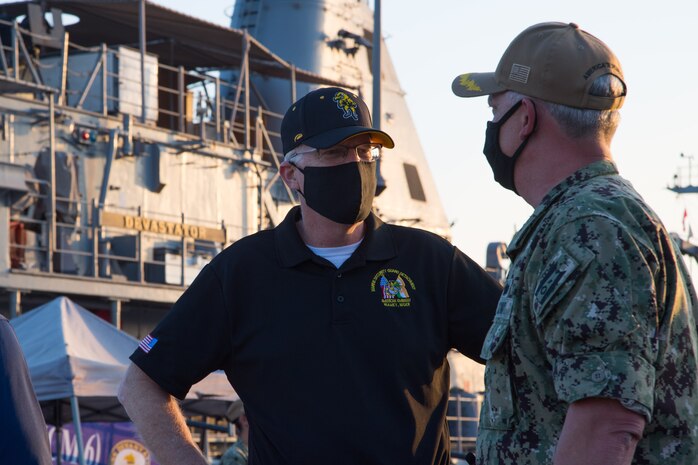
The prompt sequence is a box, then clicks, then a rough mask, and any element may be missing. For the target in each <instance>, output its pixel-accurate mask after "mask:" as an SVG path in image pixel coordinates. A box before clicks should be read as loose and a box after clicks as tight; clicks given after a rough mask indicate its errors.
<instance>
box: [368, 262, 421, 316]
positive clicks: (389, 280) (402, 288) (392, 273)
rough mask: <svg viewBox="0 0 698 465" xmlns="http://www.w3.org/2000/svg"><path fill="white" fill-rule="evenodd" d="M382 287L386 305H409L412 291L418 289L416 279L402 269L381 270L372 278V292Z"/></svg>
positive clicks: (382, 298)
mask: <svg viewBox="0 0 698 465" xmlns="http://www.w3.org/2000/svg"><path fill="white" fill-rule="evenodd" d="M377 289H380V292H381V302H382V303H383V306H385V307H409V306H410V304H411V302H412V298H411V297H410V291H414V290H416V287H415V285H414V281H412V278H410V277H409V276H407V275H406V274H405V273H403V272H402V271H400V270H396V269H393V268H386V269H384V270H380V271H379V272H378V273H376V275H375V276H374V277H373V279H372V280H371V292H376V290H377Z"/></svg>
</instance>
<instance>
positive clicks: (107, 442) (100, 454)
mask: <svg viewBox="0 0 698 465" xmlns="http://www.w3.org/2000/svg"><path fill="white" fill-rule="evenodd" d="M48 437H49V441H50V443H51V455H52V456H53V463H54V464H57V463H58V460H57V452H56V445H57V432H56V427H55V426H53V425H48ZM82 440H83V444H84V449H85V465H158V463H157V461H155V459H154V458H153V454H152V453H151V452H150V451H149V450H148V449H147V448H146V447H145V446H144V445H143V442H142V441H141V439H140V437H139V436H138V433H136V428H135V427H134V426H133V423H83V424H82ZM60 442H61V462H60V463H61V464H62V465H79V463H80V461H79V460H78V443H77V438H76V437H75V432H74V428H73V424H72V423H70V424H65V425H63V427H62V428H61V435H60Z"/></svg>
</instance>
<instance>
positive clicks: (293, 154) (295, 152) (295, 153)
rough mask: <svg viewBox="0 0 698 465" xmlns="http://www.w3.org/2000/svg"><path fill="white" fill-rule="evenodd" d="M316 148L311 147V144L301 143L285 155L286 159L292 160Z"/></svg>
mask: <svg viewBox="0 0 698 465" xmlns="http://www.w3.org/2000/svg"><path fill="white" fill-rule="evenodd" d="M314 150H316V149H314V148H313V147H310V146H309V145H304V144H301V145H299V146H298V147H296V148H294V149H291V150H290V151H289V152H288V153H286V155H284V161H291V160H293V159H294V158H298V157H302V156H303V155H305V154H306V153H309V152H313V151H314Z"/></svg>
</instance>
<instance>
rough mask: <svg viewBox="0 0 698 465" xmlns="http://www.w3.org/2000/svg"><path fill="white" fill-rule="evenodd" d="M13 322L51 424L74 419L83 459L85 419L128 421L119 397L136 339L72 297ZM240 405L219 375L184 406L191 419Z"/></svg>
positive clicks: (201, 384)
mask: <svg viewBox="0 0 698 465" xmlns="http://www.w3.org/2000/svg"><path fill="white" fill-rule="evenodd" d="M11 323H12V326H13V327H14V329H15V332H16V334H17V338H18V339H19V342H20V345H21V346H22V350H23V351H24V356H25V357H26V359H27V365H28V366H29V373H30V375H31V379H32V383H33V384H34V390H35V391H36V396H37V398H38V399H39V402H41V404H42V408H43V410H44V416H45V417H46V419H47V422H49V423H54V422H55V423H56V426H57V427H58V426H60V424H62V423H64V422H67V421H70V420H72V421H73V422H74V423H75V431H76V433H77V441H78V447H79V449H80V451H81V455H82V444H81V443H82V438H81V428H80V422H81V421H128V416H127V415H126V413H125V412H124V410H123V407H122V406H121V404H120V403H119V401H118V400H117V398H116V394H117V390H118V387H119V383H120V382H121V379H122V378H123V376H124V374H125V372H126V368H127V367H128V365H129V363H130V361H129V358H128V357H129V356H130V355H131V354H132V353H133V351H134V350H136V347H138V340H137V339H135V338H133V337H132V336H130V335H128V334H126V333H124V332H123V331H120V330H118V329H117V328H116V327H114V326H112V325H111V324H109V323H107V322H106V321H104V320H102V319H101V318H99V317H98V316H96V315H94V314H92V313H91V312H89V311H88V310H86V309H84V308H82V307H80V306H79V305H77V304H75V303H74V302H72V301H71V300H70V299H68V298H67V297H59V298H56V299H54V300H52V301H51V302H49V303H47V304H45V305H42V306H40V307H37V308H36V309H34V310H30V311H28V312H26V313H25V314H24V315H22V316H20V317H18V318H15V319H13V320H12V321H11ZM235 402H240V399H239V397H238V396H237V394H235V392H234V391H233V389H232V387H230V384H229V383H228V380H227V378H226V376H225V375H224V374H223V373H222V372H216V373H212V374H211V375H209V376H208V377H207V378H205V379H203V380H202V381H201V382H199V383H197V384H195V385H194V386H193V387H192V388H191V390H190V391H189V394H188V395H187V398H186V400H185V401H183V402H182V403H181V406H182V409H183V411H184V414H185V415H187V416H191V415H206V416H214V417H215V416H217V417H223V416H225V413H226V411H227V410H228V408H229V407H230V406H231V404H233V403H235ZM78 412H79V414H78Z"/></svg>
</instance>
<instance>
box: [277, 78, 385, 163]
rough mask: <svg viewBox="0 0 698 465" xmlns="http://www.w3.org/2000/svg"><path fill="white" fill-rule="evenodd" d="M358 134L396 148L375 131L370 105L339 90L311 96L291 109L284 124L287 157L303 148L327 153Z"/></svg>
mask: <svg viewBox="0 0 698 465" xmlns="http://www.w3.org/2000/svg"><path fill="white" fill-rule="evenodd" d="M358 134H370V135H371V140H372V141H375V142H376V143H379V144H381V145H383V147H385V148H389V149H392V148H393V147H395V142H393V139H392V138H391V137H390V136H389V135H388V134H386V133H385V132H383V131H378V130H376V129H373V127H372V124H371V114H370V113H369V111H368V107H367V106H366V103H364V101H363V100H361V98H359V97H358V96H357V95H355V94H353V93H351V92H349V91H348V90H344V89H342V88H339V87H325V88H322V89H318V90H314V91H312V92H309V93H308V94H307V95H305V96H304V97H301V98H300V100H298V101H297V102H296V103H294V104H293V105H291V108H289V109H288V110H287V111H286V114H285V115H284V119H283V121H282V122H281V141H282V143H283V150H284V154H286V153H288V152H290V151H291V150H293V149H295V148H296V147H298V146H299V145H301V144H305V145H307V146H309V147H313V148H316V149H326V148H329V147H332V146H334V145H337V144H339V143H340V142H342V141H343V140H345V139H347V138H349V137H352V136H356V135H358Z"/></svg>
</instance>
